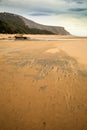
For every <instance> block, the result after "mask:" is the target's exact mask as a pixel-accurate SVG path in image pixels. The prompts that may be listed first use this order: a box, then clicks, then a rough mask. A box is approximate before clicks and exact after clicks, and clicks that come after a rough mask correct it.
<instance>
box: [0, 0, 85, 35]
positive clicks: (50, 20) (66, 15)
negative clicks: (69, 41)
mask: <svg viewBox="0 0 87 130" xmlns="http://www.w3.org/2000/svg"><path fill="white" fill-rule="evenodd" d="M0 12H9V13H15V14H19V15H22V16H24V17H26V18H28V19H31V20H33V21H35V22H37V23H40V24H44V25H54V26H63V27H65V29H66V30H67V31H69V32H70V33H71V34H72V35H76V36H87V0H0Z"/></svg>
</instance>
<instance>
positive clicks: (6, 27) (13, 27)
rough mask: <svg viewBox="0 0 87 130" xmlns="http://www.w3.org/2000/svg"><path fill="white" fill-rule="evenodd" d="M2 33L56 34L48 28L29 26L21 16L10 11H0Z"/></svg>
mask: <svg viewBox="0 0 87 130" xmlns="http://www.w3.org/2000/svg"><path fill="white" fill-rule="evenodd" d="M0 33H9V34H15V33H20V34H54V33H52V32H50V31H47V30H40V29H36V28H29V27H28V26H26V25H25V23H24V21H23V20H22V19H21V18H20V17H19V16H17V15H13V14H9V13H8V14H7V13H0Z"/></svg>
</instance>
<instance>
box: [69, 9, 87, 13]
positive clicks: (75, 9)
mask: <svg viewBox="0 0 87 130" xmlns="http://www.w3.org/2000/svg"><path fill="white" fill-rule="evenodd" d="M69 10H70V11H75V12H76V11H77V12H79V11H86V10H87V8H71V9H69Z"/></svg>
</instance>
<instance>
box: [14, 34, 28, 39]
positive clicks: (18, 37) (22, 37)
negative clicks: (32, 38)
mask: <svg viewBox="0 0 87 130" xmlns="http://www.w3.org/2000/svg"><path fill="white" fill-rule="evenodd" d="M15 39H16V40H27V39H28V38H27V37H26V36H23V35H16V36H15Z"/></svg>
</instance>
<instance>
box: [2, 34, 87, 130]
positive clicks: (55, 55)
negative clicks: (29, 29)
mask: <svg viewBox="0 0 87 130" xmlns="http://www.w3.org/2000/svg"><path fill="white" fill-rule="evenodd" d="M32 37H33V38H37V37H39V36H32ZM44 37H45V36H44ZM55 37H56V36H53V37H52V38H55ZM0 38H1V40H0V130H87V39H86V38H80V39H79V38H76V40H75V38H74V40H72V38H71V39H70V38H69V37H67V40H64V39H63V40H52V41H50V40H30V41H29V40H25V41H23V40H14V39H12V38H13V36H12V37H11V36H9V38H10V40H9V38H8V36H6V37H5V39H3V35H0ZM7 38H8V39H7ZM46 38H47V36H46ZM49 38H50V37H49ZM60 38H61V39H62V37H60Z"/></svg>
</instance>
